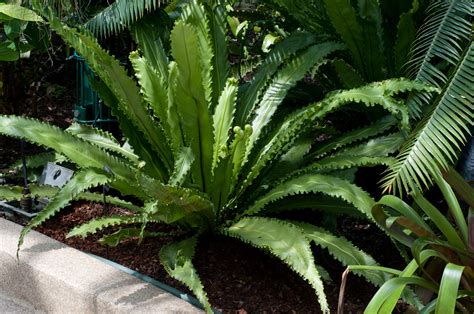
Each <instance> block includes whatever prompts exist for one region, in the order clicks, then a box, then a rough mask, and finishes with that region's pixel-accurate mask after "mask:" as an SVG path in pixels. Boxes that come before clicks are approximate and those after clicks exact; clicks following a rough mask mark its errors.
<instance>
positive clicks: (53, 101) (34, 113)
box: [0, 56, 403, 313]
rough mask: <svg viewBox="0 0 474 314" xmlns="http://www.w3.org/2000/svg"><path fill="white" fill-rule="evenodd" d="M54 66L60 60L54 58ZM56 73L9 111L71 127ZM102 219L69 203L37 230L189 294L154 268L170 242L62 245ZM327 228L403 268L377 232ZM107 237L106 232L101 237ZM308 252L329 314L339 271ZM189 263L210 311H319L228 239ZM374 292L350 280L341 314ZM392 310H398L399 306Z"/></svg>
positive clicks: (1, 141)
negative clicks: (319, 271) (319, 270)
mask: <svg viewBox="0 0 474 314" xmlns="http://www.w3.org/2000/svg"><path fill="white" fill-rule="evenodd" d="M63 57H64V56H63ZM59 59H61V58H59V57H58V60H59ZM37 61H38V60H37ZM62 63H64V62H62ZM38 64H42V63H41V62H39V63H38ZM59 64H61V62H59ZM59 67H60V68H59V69H58V68H54V67H53V70H52V68H51V67H49V68H48V66H40V67H39V68H38V73H39V74H40V75H39V76H38V75H34V74H31V77H30V78H29V79H28V80H25V82H27V83H26V84H25V85H23V86H22V92H21V97H20V99H19V100H18V103H17V104H16V105H17V107H16V111H17V112H18V113H19V114H22V115H26V116H30V117H35V118H38V119H41V120H43V121H48V122H51V123H53V124H56V125H58V126H60V127H63V128H64V127H67V125H69V124H70V123H71V121H72V112H71V111H72V105H73V102H74V99H73V95H74V80H73V79H71V78H73V77H74V71H73V70H74V68H73V66H71V65H66V66H63V67H61V66H59ZM48 69H49V70H48ZM48 71H49V72H54V75H49V76H48V75H46V79H45V73H49V72H48ZM39 77H41V79H39ZM33 102H34V103H33ZM19 147H20V144H19V141H18V140H16V139H11V138H6V137H0V169H2V168H4V167H5V166H6V165H8V164H10V163H11V162H13V161H15V160H17V159H19V158H20V157H21V156H20V153H19ZM42 150H43V149H42V148H40V147H36V146H34V145H26V155H31V154H34V153H38V152H41V151H42ZM120 213H122V214H123V213H124V210H123V209H120V208H115V207H114V208H111V209H110V210H109V212H108V213H107V214H120ZM103 215H105V212H104V209H103V206H102V205H101V204H96V203H88V202H76V203H73V204H72V205H71V206H69V207H67V208H66V209H64V210H63V211H62V212H61V213H60V214H58V215H56V216H55V217H53V218H52V219H50V220H48V221H47V222H46V223H45V224H44V225H42V226H41V227H39V228H37V230H38V231H39V232H42V233H44V234H46V235H48V236H50V237H52V238H54V239H56V240H58V241H61V242H64V243H66V244H68V245H70V246H72V247H74V248H77V249H79V250H82V251H84V252H90V253H93V254H96V255H99V256H103V257H106V258H109V259H110V260H113V261H115V262H117V263H120V264H122V265H124V266H126V267H129V268H131V269H134V270H136V271H138V272H140V273H143V274H146V275H148V276H150V277H152V278H155V279H157V280H159V281H161V282H164V283H166V284H168V285H171V286H174V287H176V288H178V289H180V290H183V291H185V292H188V293H190V291H189V290H188V289H187V288H186V287H184V286H183V285H182V284H180V283H179V282H177V281H175V280H174V279H172V278H170V277H169V276H168V275H167V273H166V272H165V270H164V269H163V267H162V266H161V264H160V263H159V260H158V252H159V250H160V248H161V247H162V246H163V245H166V244H168V243H170V242H171V241H172V240H173V239H172V238H171V237H165V238H152V239H150V238H148V239H145V240H144V241H143V242H142V243H141V244H137V241H136V240H133V239H131V240H127V241H125V242H123V243H121V244H120V245H119V246H117V247H115V248H108V249H107V248H105V247H104V246H102V245H101V244H99V243H97V240H98V239H99V238H100V237H101V234H97V235H94V236H91V237H88V238H86V239H79V238H69V239H66V234H67V233H68V232H69V231H70V230H71V229H72V228H73V227H75V226H77V225H79V224H81V223H83V222H86V221H88V220H90V219H91V218H95V217H100V216H103ZM290 218H292V219H304V220H305V221H306V222H310V223H315V224H319V225H320V224H321V221H322V218H321V215H319V214H318V213H315V212H304V211H303V212H299V213H298V214H297V215H296V216H295V217H290ZM151 227H152V229H154V230H156V231H173V230H172V229H170V227H169V226H166V225H159V224H157V225H153V226H151ZM335 228H336V229H335V230H334V232H335V233H336V234H339V235H344V236H345V237H347V238H348V239H349V240H351V241H352V242H353V243H354V244H356V245H357V246H359V247H360V248H361V249H363V250H365V251H366V252H368V253H370V254H372V255H373V256H376V257H377V258H379V262H380V263H381V264H382V265H384V266H389V267H396V268H400V267H402V266H403V261H402V260H401V258H400V256H399V255H398V253H397V250H396V249H395V247H394V246H393V245H392V243H391V242H390V241H389V240H388V239H387V237H386V236H385V235H383V234H382V233H381V232H380V230H378V229H377V228H375V227H374V226H372V225H370V224H368V223H367V222H365V221H357V220H354V219H348V218H339V219H338V220H337V222H336V223H335ZM110 231H113V229H110V228H109V229H108V230H106V232H110ZM381 249H383V252H381V251H380V250H381ZM313 250H314V255H315V259H316V261H317V263H318V264H319V265H321V266H322V267H324V268H325V269H326V270H327V271H328V272H329V274H330V277H331V278H332V282H329V283H326V286H325V291H326V294H327V296H328V300H329V303H330V306H331V309H332V311H334V312H335V311H336V309H337V302H338V294H339V286H340V280H341V274H342V272H343V271H344V267H343V266H341V264H339V263H338V262H335V261H334V260H333V259H332V258H331V257H330V256H329V254H328V253H327V252H325V251H324V250H320V249H318V248H316V247H314V248H313ZM194 264H195V267H196V269H197V271H198V273H199V275H200V277H201V280H202V282H203V284H204V286H205V290H206V292H207V294H208V296H209V299H210V302H211V304H212V305H213V306H214V307H215V308H216V309H218V310H220V311H222V312H224V313H267V312H272V313H318V312H319V306H318V304H317V300H316V296H315V293H314V290H313V289H312V288H311V287H310V285H309V284H308V283H307V282H306V281H304V280H303V279H301V278H300V277H299V276H298V275H297V274H296V273H294V272H292V271H291V270H290V269H289V268H288V267H287V266H286V265H284V264H283V263H282V262H281V261H280V260H279V259H277V258H275V257H273V256H271V255H270V254H266V253H265V252H263V251H262V250H259V249H256V248H253V247H251V246H249V245H247V244H244V243H242V242H240V241H237V240H235V239H231V238H227V237H223V236H215V235H204V236H202V237H201V238H200V242H199V244H198V247H197V252H196V255H195V257H194ZM375 291H376V288H375V287H373V286H372V285H370V284H368V283H367V282H366V281H365V280H363V279H362V278H359V277H357V276H354V275H350V276H349V280H348V283H347V287H346V295H345V305H344V309H345V313H362V311H363V309H364V307H365V306H366V305H367V303H368V301H369V300H370V298H371V297H372V296H373V294H374V293H375ZM400 309H401V310H403V305H401V308H400Z"/></svg>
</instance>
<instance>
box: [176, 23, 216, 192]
mask: <svg viewBox="0 0 474 314" xmlns="http://www.w3.org/2000/svg"><path fill="white" fill-rule="evenodd" d="M199 34H200V33H199V32H198V31H197V30H196V28H195V27H193V26H191V25H190V24H187V23H184V22H183V21H178V22H177V23H176V24H175V27H174V29H173V31H172V32H171V50H172V54H173V56H174V58H175V61H176V64H177V70H178V74H179V75H178V79H177V84H176V87H175V90H174V101H175V102H176V106H177V111H178V112H179V116H180V120H181V128H182V130H183V134H184V139H185V146H187V147H190V148H191V149H192V150H193V153H194V157H195V159H196V161H195V163H194V164H193V166H192V167H191V169H192V176H193V180H195V182H196V184H197V185H198V186H199V187H200V189H201V190H202V191H204V192H206V191H208V190H209V189H210V188H211V181H212V180H211V167H212V147H213V139H214V136H213V131H212V128H213V126H212V118H211V116H210V113H209V110H208V106H209V103H208V97H209V94H210V90H208V88H206V87H207V82H205V80H206V77H204V78H203V76H202V72H203V71H204V70H205V69H203V68H202V67H201V61H202V60H200V54H196V51H199V49H200V48H199V47H200V45H199V44H200V41H199V39H200V36H199ZM201 36H203V35H202V34H201ZM201 57H202V56H201ZM207 57H208V58H210V57H212V56H207Z"/></svg>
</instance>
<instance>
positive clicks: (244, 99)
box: [236, 32, 316, 128]
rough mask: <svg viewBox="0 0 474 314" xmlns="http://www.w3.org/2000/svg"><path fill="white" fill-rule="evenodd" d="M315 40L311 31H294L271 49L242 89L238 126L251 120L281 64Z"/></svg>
mask: <svg viewBox="0 0 474 314" xmlns="http://www.w3.org/2000/svg"><path fill="white" fill-rule="evenodd" d="M315 41H316V38H315V36H313V35H311V34H309V33H306V32H294V33H293V34H291V35H290V36H288V37H287V38H285V39H284V40H283V41H282V42H281V43H280V44H278V45H277V46H275V48H274V49H272V50H271V52H270V53H269V55H268V57H267V58H266V59H265V61H264V62H263V63H262V64H261V65H260V66H259V68H258V70H257V72H256V73H255V75H254V76H253V78H252V81H251V82H250V83H248V85H244V88H242V89H241V96H240V97H239V105H238V106H237V112H236V124H237V125H238V126H240V127H242V128H243V127H244V126H245V124H246V123H249V122H250V119H249V118H250V115H251V114H252V112H253V111H254V108H255V106H256V105H257V103H258V100H259V99H260V96H261V95H262V93H263V90H264V88H265V86H266V85H267V84H268V82H269V81H270V79H271V77H272V76H273V75H274V74H275V72H276V71H277V70H278V68H279V67H280V66H281V64H282V63H283V62H284V61H285V60H286V59H287V58H289V57H290V56H291V55H293V54H295V53H296V52H298V51H299V50H302V49H305V48H307V47H308V46H310V45H311V44H314V43H315Z"/></svg>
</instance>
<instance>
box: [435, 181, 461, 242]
mask: <svg viewBox="0 0 474 314" xmlns="http://www.w3.org/2000/svg"><path fill="white" fill-rule="evenodd" d="M435 180H436V183H437V185H438V187H439V188H440V190H441V193H442V194H443V196H444V200H445V201H446V203H447V204H448V206H449V212H450V213H451V215H453V217H454V221H455V222H456V225H457V227H458V229H459V232H460V234H461V237H462V239H463V241H464V243H465V244H467V243H468V231H467V222H466V218H464V213H463V212H462V209H461V206H460V205H459V202H458V199H457V197H456V194H454V191H453V189H451V187H450V186H449V184H448V183H447V182H446V181H445V180H444V179H443V178H442V177H441V174H439V175H437V176H436V177H435Z"/></svg>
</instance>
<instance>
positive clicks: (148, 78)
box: [129, 51, 175, 144]
mask: <svg viewBox="0 0 474 314" xmlns="http://www.w3.org/2000/svg"><path fill="white" fill-rule="evenodd" d="M129 59H130V61H131V63H132V66H133V70H134V71H135V76H136V78H137V80H138V83H139V84H140V92H141V93H142V95H143V98H144V99H145V101H146V102H147V103H148V104H149V105H150V108H151V109H152V110H153V113H154V114H155V116H157V117H158V118H159V119H160V121H166V120H167V119H168V115H167V109H168V90H167V89H166V83H165V82H166V79H167V77H162V76H161V74H159V72H157V71H156V70H155V69H154V68H153V67H152V66H151V64H150V63H149V62H148V60H147V59H145V58H143V57H140V55H139V54H138V52H137V51H134V52H132V53H131V54H130V56H129ZM161 125H162V126H163V129H164V130H165V132H166V135H167V136H168V137H170V132H171V131H170V130H169V128H168V125H167V124H166V123H161ZM173 144H175V143H173Z"/></svg>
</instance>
